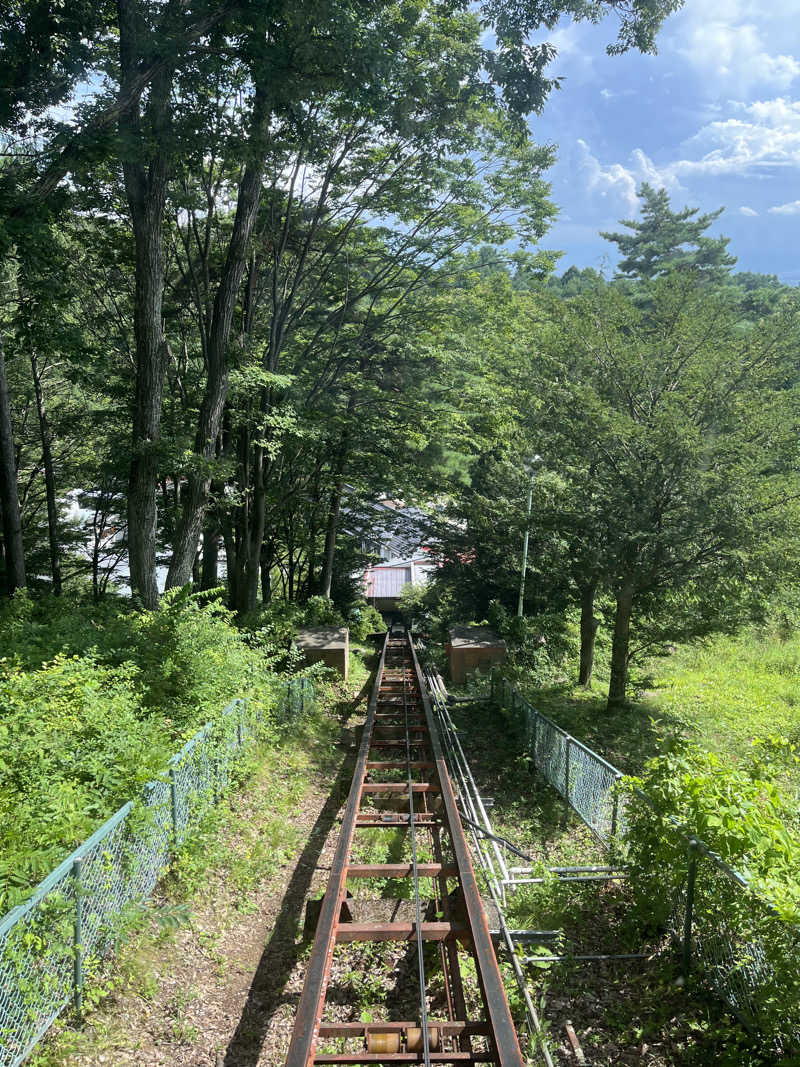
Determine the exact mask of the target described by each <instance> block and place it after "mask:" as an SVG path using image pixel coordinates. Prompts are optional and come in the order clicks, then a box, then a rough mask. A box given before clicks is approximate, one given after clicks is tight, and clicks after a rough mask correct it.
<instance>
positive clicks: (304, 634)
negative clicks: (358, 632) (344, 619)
mask: <svg viewBox="0 0 800 1067" xmlns="http://www.w3.org/2000/svg"><path fill="white" fill-rule="evenodd" d="M296 644H297V647H298V649H299V650H300V651H301V652H302V653H303V656H304V658H305V661H306V663H307V664H309V665H310V664H312V663H324V664H325V666H326V667H333V669H334V670H336V671H338V672H339V674H341V676H342V677H343V678H344V679H345V680H346V679H347V674H348V670H349V662H350V631H349V630H348V629H347V627H346V626H341V627H339V626H309V627H306V629H304V630H300V631H299V633H298V634H297V640H296Z"/></svg>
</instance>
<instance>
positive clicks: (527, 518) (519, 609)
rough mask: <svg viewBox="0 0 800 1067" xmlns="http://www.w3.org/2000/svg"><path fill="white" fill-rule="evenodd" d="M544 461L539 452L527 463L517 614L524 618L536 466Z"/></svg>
mask: <svg viewBox="0 0 800 1067" xmlns="http://www.w3.org/2000/svg"><path fill="white" fill-rule="evenodd" d="M541 462H542V457H541V456H540V455H539V454H538V453H537V454H536V455H535V456H534V457H533V458H532V459H530V460H529V461H528V462H527V463H526V464H525V466H526V469H527V470H529V471H530V475H531V480H530V484H529V486H528V511H527V514H526V516H525V536H524V537H523V539H522V570H521V571H520V575H519V601H518V602H517V615H518V616H519V618H520V619H521V618H522V601H523V600H524V598H525V571H526V570H527V567H528V535H529V533H530V528H531V512H532V510H533V479H534V477H535V475H536V468H537V466H538V465H539V464H540V463H541Z"/></svg>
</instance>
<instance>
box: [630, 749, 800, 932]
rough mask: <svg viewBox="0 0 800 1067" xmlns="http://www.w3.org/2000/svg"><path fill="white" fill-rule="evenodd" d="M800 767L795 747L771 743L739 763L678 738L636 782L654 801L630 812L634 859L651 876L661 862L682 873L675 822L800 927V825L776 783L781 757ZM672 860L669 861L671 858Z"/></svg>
mask: <svg viewBox="0 0 800 1067" xmlns="http://www.w3.org/2000/svg"><path fill="white" fill-rule="evenodd" d="M781 751H783V752H784V753H785V754H786V756H787V757H788V758H789V759H791V760H792V761H794V762H795V763H798V762H800V759H799V758H798V756H797V754H796V750H795V746H794V745H792V744H791V743H790V742H788V741H786V740H785V739H773V740H771V741H768V742H761V743H759V744H757V745H755V746H754V749H753V753H752V757H751V759H750V760H749V761H747V762H741V763H735V762H732V761H731V760H730V759H724V758H722V757H721V756H719V755H717V754H716V753H713V752H707V751H705V750H703V749H701V748H699V747H698V746H697V745H695V744H693V743H691V742H690V741H688V740H686V739H685V738H682V737H680V736H676V737H672V738H670V739H669V741H668V742H665V744H664V750H663V751H662V752H661V754H659V755H658V756H656V757H653V758H652V759H651V760H648V762H647V763H646V765H645V768H644V770H643V772H642V774H641V776H640V777H638V778H635V779H632V780H631V782H632V784H633V785H634V786H636V787H638V788H640V789H642V790H643V791H644V793H645V794H646V796H647V797H648V798H649V801H650V803H649V804H645V803H634V804H632V806H631V809H630V810H631V827H632V834H631V840H632V852H631V857H632V860H633V862H634V863H635V865H636V866H637V868H638V869H640V870H647V871H649V872H650V873H651V874H653V873H654V871H655V870H658V869H661V870H662V872H663V870H664V867H663V866H662V864H666V863H668V862H669V863H670V865H671V866H677V867H682V866H683V864H682V863H681V860H680V857H681V855H682V853H684V852H685V843H684V842H683V841H682V840H681V839H680V837H679V836H678V835H676V833H675V826H674V824H673V822H672V820H673V819H674V820H677V823H678V824H679V825H680V827H681V828H683V831H684V832H685V833H688V834H694V835H696V836H698V837H700V838H701V839H702V840H703V841H704V842H705V843H706V844H708V845H709V846H710V847H711V848H712V849H713V850H714V851H715V852H716V853H717V854H718V855H719V856H720V857H721V858H722V859H723V860H724V861H725V863H727V864H728V865H729V866H731V867H733V868H734V869H736V870H738V871H739V872H740V873H741V874H742V875H744V877H746V878H747V879H748V880H749V881H750V883H751V885H752V886H753V888H754V890H756V891H757V892H758V894H759V895H760V896H761V897H763V898H764V899H766V900H768V901H769V902H770V903H771V904H772V905H773V906H774V907H775V908H776V910H777V911H778V913H779V914H780V915H781V917H782V918H783V919H786V920H787V921H789V922H794V923H800V832H798V831H800V822H799V821H798V815H797V811H796V810H795V809H794V808H793V806H792V805H790V803H789V800H788V798H787V797H786V796H785V795H784V794H783V792H782V791H781V789H780V786H779V784H778V783H777V782H776V774H775V764H776V763H777V764H778V765H780V762H781V760H780V759H776V755H777V754H778V753H779V752H781ZM669 856H671V857H672V859H671V861H670V860H669V859H668V857H669Z"/></svg>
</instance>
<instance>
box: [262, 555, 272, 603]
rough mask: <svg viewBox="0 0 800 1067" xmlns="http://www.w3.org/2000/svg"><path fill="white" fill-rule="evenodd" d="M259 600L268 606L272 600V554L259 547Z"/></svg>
mask: <svg viewBox="0 0 800 1067" xmlns="http://www.w3.org/2000/svg"><path fill="white" fill-rule="evenodd" d="M261 599H262V601H263V602H264V603H265V604H269V602H270V600H271V599H272V552H271V551H268V550H267V546H266V545H265V544H262V546H261Z"/></svg>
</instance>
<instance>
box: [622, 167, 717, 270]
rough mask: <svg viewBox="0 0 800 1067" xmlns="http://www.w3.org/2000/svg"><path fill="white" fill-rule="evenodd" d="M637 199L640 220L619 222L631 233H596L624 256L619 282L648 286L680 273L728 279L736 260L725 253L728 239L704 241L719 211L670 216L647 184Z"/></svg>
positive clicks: (664, 199)
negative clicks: (625, 280) (690, 270)
mask: <svg viewBox="0 0 800 1067" xmlns="http://www.w3.org/2000/svg"><path fill="white" fill-rule="evenodd" d="M639 198H640V200H641V201H642V217H641V219H640V220H636V219H621V220H620V223H621V225H622V226H627V227H628V229H630V230H632V231H633V233H607V232H602V233H601V236H602V237H605V239H606V240H607V241H612V242H613V243H614V244H616V245H617V247H618V248H619V250H620V252H621V253H622V255H623V256H624V258H623V259H621V260H620V263H619V265H618V267H617V273H618V275H619V276H620V277H625V278H631V279H635V280H651V279H653V278H658V277H661V276H662V275H664V274H667V273H668V272H670V271H673V270H679V269H686V268H693V269H695V270H697V271H699V273H700V275H701V276H702V277H704V278H708V279H711V280H713V281H720V280H721V279H722V278H724V277H725V275H727V274H728V272H729V271H730V269H731V267H732V266H733V265H734V264H735V263H736V257H735V256H732V255H731V254H730V253H729V252H728V242H729V241H730V238H729V237H706V236H705V231H706V230H707V229H708V228H709V226H711V224H712V223H713V222H715V221H716V220H717V219H718V218H719V217H720V215H721V214H722V212H723V211H724V210H725V209H724V208H719V209H718V210H717V211H711V212H708V213H707V214H703V215H700V214H698V212H699V210H700V209H699V208H696V207H695V208H690V207H685V208H683V209H682V210H681V211H673V210H672V207H671V206H670V201H669V194H668V193H667V191H666V189H654V188H653V186H652V185H649V184H648V183H647V182H643V184H642V185H641V186H640V188H639Z"/></svg>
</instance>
